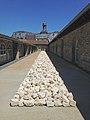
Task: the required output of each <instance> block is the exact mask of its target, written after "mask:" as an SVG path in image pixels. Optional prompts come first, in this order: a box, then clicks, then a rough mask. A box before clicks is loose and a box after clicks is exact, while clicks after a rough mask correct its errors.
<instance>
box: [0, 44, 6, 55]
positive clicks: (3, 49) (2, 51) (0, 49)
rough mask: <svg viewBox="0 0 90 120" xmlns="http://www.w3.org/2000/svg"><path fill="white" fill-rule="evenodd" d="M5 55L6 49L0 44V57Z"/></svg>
mask: <svg viewBox="0 0 90 120" xmlns="http://www.w3.org/2000/svg"><path fill="white" fill-rule="evenodd" d="M5 53H6V47H5V45H4V44H1V45H0V55H3V54H5Z"/></svg>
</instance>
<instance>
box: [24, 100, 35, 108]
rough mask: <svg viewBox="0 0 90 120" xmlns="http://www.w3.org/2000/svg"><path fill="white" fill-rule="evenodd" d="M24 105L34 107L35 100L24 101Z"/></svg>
mask: <svg viewBox="0 0 90 120" xmlns="http://www.w3.org/2000/svg"><path fill="white" fill-rule="evenodd" d="M24 105H25V106H27V107H32V106H34V100H24Z"/></svg>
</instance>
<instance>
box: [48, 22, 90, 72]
mask: <svg viewBox="0 0 90 120" xmlns="http://www.w3.org/2000/svg"><path fill="white" fill-rule="evenodd" d="M53 46H54V50H53ZM49 50H50V51H51V52H53V53H54V54H56V55H58V56H60V57H62V58H64V59H65V60H67V61H69V62H72V63H74V64H76V65H78V66H79V67H81V68H83V69H84V70H86V71H90V22H87V23H85V24H84V25H82V26H80V27H79V28H77V29H75V30H73V31H71V32H69V33H68V34H66V35H64V36H62V37H61V38H58V39H57V40H56V41H55V42H52V43H51V44H49Z"/></svg>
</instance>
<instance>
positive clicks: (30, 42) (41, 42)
mask: <svg viewBox="0 0 90 120" xmlns="http://www.w3.org/2000/svg"><path fill="white" fill-rule="evenodd" d="M24 41H25V42H26V43H29V44H31V45H48V40H24Z"/></svg>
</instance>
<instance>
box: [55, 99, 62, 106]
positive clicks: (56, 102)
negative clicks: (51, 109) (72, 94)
mask: <svg viewBox="0 0 90 120" xmlns="http://www.w3.org/2000/svg"><path fill="white" fill-rule="evenodd" d="M54 104H55V106H56V107H60V106H62V102H61V100H59V99H57V100H55V101H54Z"/></svg>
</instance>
